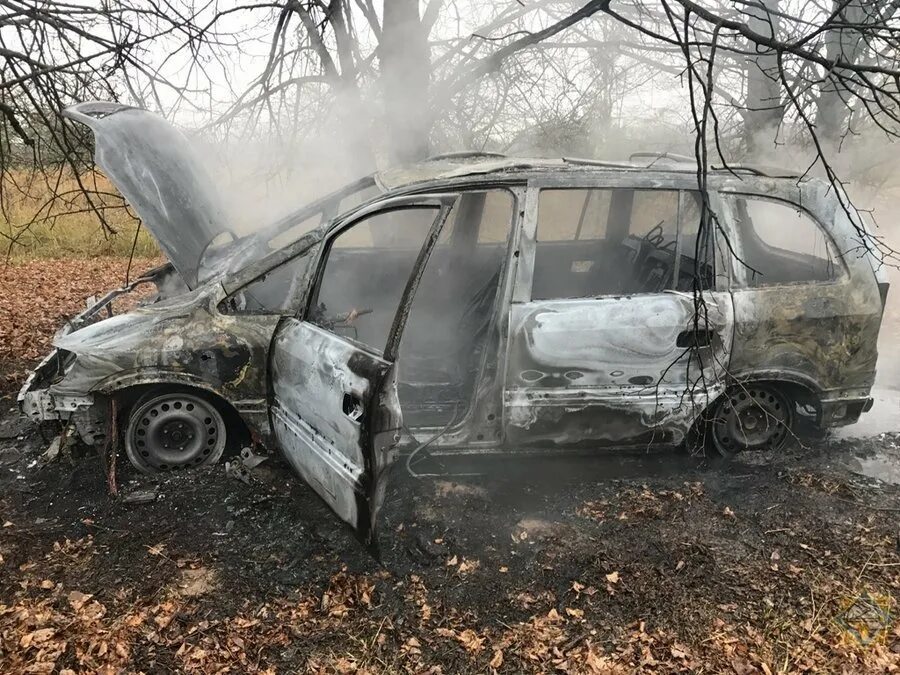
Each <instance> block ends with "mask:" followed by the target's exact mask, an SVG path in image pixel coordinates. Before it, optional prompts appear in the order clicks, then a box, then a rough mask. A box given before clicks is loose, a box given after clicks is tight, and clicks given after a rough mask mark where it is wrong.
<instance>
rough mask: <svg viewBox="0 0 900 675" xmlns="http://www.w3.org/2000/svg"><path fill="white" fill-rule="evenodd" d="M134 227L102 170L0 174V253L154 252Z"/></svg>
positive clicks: (26, 255) (8, 255) (31, 256)
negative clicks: (77, 174) (77, 173)
mask: <svg viewBox="0 0 900 675" xmlns="http://www.w3.org/2000/svg"><path fill="white" fill-rule="evenodd" d="M79 182H80V185H79ZM82 187H84V188H86V189H87V190H88V192H89V194H90V196H89V197H88V196H86V195H85V192H84V190H82V189H81V188H82ZM98 212H99V213H101V214H102V216H103V220H105V221H106V223H105V225H106V226H104V223H103V222H102V221H101V217H100V216H99V215H98ZM138 227H139V223H138V220H137V219H136V218H135V217H134V215H133V214H132V213H131V212H130V211H129V210H128V209H127V208H126V207H125V204H124V201H123V200H122V198H121V196H120V195H119V194H118V192H117V191H116V189H115V188H114V187H113V186H112V185H111V184H110V183H109V181H108V180H106V178H105V177H104V176H103V175H102V174H99V173H87V174H84V175H82V176H80V177H79V179H78V180H76V177H75V176H74V175H73V174H72V173H71V172H69V171H66V170H56V169H53V170H48V173H36V172H31V171H8V172H6V173H4V174H3V175H2V178H0V244H2V248H0V255H2V256H4V257H5V258H7V259H14V260H28V259H34V258H65V257H74V258H93V257H95V256H128V255H129V254H130V253H131V250H132V247H134V250H135V255H137V256H140V257H153V256H156V255H158V249H157V247H156V244H155V242H154V241H153V239H152V237H150V235H149V233H148V232H147V231H146V230H145V229H143V228H141V229H140V231H138ZM136 232H137V241H136V242H135V233H136Z"/></svg>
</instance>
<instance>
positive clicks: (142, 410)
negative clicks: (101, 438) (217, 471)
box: [125, 391, 228, 473]
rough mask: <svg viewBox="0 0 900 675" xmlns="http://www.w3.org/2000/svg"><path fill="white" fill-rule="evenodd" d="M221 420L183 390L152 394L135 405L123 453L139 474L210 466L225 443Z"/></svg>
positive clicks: (201, 400) (211, 408)
mask: <svg viewBox="0 0 900 675" xmlns="http://www.w3.org/2000/svg"><path fill="white" fill-rule="evenodd" d="M227 440H228V439H227V430H226V427H225V421H224V419H223V418H222V415H221V413H220V412H219V411H218V410H217V409H216V406H215V405H214V404H213V403H212V402H211V401H209V400H208V399H206V398H203V397H201V396H198V395H196V394H191V393H187V392H183V391H170V392H165V393H162V392H152V393H151V394H149V395H148V396H146V397H144V398H143V399H141V400H140V401H138V402H137V404H135V406H134V408H133V409H132V411H131V414H130V415H129V418H128V427H127V429H126V430H125V452H126V453H127V454H128V459H129V460H130V461H131V463H132V464H133V465H134V466H135V467H136V468H137V469H138V470H139V471H141V472H143V473H157V472H159V471H169V470H171V469H179V468H183V467H194V466H202V465H205V464H214V463H215V462H217V461H218V460H219V458H220V457H221V456H222V452H223V451H224V450H225V445H226V443H227Z"/></svg>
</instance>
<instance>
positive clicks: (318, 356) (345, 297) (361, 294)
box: [270, 195, 456, 544]
mask: <svg viewBox="0 0 900 675" xmlns="http://www.w3.org/2000/svg"><path fill="white" fill-rule="evenodd" d="M455 199H456V197H455V195H450V196H447V195H441V196H436V197H421V196H420V197H417V198H415V199H412V198H401V199H395V200H391V201H388V202H384V203H382V204H380V205H376V206H374V207H370V208H369V209H367V210H366V211H364V212H362V213H360V214H358V215H356V216H354V218H353V220H352V221H350V222H347V223H342V224H339V225H338V226H336V227H335V230H334V231H333V232H332V233H331V234H330V235H329V237H328V238H327V239H326V241H325V242H324V245H323V246H322V253H321V254H320V258H319V261H318V264H317V265H316V266H315V267H314V268H313V270H312V271H311V278H312V281H311V283H310V284H309V286H308V288H309V290H308V291H307V292H306V293H305V301H304V303H303V305H304V306H305V307H306V309H305V311H303V312H301V316H299V317H289V318H286V319H284V320H283V321H282V323H281V324H280V325H279V327H278V329H277V331H276V334H275V337H274V340H273V343H272V349H271V354H270V373H271V396H272V401H271V406H270V410H271V417H272V426H273V430H274V434H275V437H276V440H277V442H278V444H279V446H280V448H281V450H282V451H283V452H284V455H285V457H286V458H287V460H288V461H289V462H290V464H291V465H292V467H293V468H294V469H295V470H296V471H297V473H298V474H299V475H300V476H301V477H302V478H303V479H304V480H305V481H306V482H307V483H308V484H309V485H310V486H311V487H312V488H313V490H315V491H316V492H317V493H318V494H319V496H320V497H321V498H322V499H323V500H324V501H325V502H326V503H327V504H328V505H329V506H330V507H331V508H332V509H333V510H334V512H335V513H336V514H337V515H338V517H339V518H341V519H342V520H344V521H345V522H347V523H349V524H350V525H351V526H352V527H353V528H354V529H355V530H356V532H357V534H358V536H359V537H360V539H361V540H362V541H364V542H365V543H367V544H374V542H375V541H376V540H375V522H376V517H377V515H378V511H379V508H380V506H381V502H382V500H383V497H384V492H385V486H386V481H387V477H388V470H389V469H390V467H391V465H392V464H393V463H394V462H395V461H396V458H397V450H396V447H397V444H398V442H399V440H400V432H401V429H402V416H401V411H400V405H399V402H398V397H397V382H396V370H395V364H396V360H397V352H398V345H399V344H400V337H401V335H402V332H403V328H404V325H405V323H406V318H407V315H408V313H409V308H410V305H411V303H412V300H413V296H414V294H415V291H416V287H417V285H418V283H419V280H420V279H421V277H422V273H423V270H424V268H425V265H426V263H427V261H428V257H429V255H430V254H431V251H432V248H433V247H434V244H435V242H436V240H437V237H438V235H439V233H440V230H441V227H442V226H443V224H444V222H445V221H446V219H447V214H448V213H449V211H450V208H451V207H452V205H453V203H454V202H455Z"/></svg>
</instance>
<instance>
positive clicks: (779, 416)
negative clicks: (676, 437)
mask: <svg viewBox="0 0 900 675" xmlns="http://www.w3.org/2000/svg"><path fill="white" fill-rule="evenodd" d="M790 424H791V410H790V406H789V403H788V401H787V399H786V398H785V397H784V396H782V395H781V394H780V393H779V392H777V391H775V390H773V389H769V388H767V387H754V386H747V387H743V388H741V389H736V390H734V391H732V392H729V393H728V394H726V395H725V398H724V399H723V400H722V402H721V403H720V405H719V407H718V408H717V411H716V416H715V417H714V418H713V420H712V435H713V441H714V442H715V444H716V447H717V448H718V449H719V451H720V452H722V453H724V454H733V453H735V452H738V451H742V450H773V449H774V450H777V449H780V448H781V447H782V445H783V444H784V442H785V440H787V436H788V433H789V431H790Z"/></svg>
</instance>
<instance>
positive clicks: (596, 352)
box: [504, 292, 732, 446]
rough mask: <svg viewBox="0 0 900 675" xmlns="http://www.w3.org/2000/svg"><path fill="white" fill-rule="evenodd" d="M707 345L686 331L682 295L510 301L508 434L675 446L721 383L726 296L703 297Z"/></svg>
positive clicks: (727, 335)
mask: <svg viewBox="0 0 900 675" xmlns="http://www.w3.org/2000/svg"><path fill="white" fill-rule="evenodd" d="M704 299H705V300H706V303H707V306H708V308H709V309H708V319H707V321H706V322H705V323H706V324H707V326H708V329H709V330H711V331H713V333H714V337H713V341H712V346H710V347H702V348H696V349H688V348H682V347H679V346H678V345H677V343H678V340H679V335H680V334H682V333H684V332H685V331H691V330H692V325H693V317H694V299H693V297H691V296H690V295H686V294H684V295H682V294H674V293H672V294H670V293H663V294H648V295H636V296H630V297H622V298H597V299H586V300H560V301H540V302H529V303H524V304H518V305H514V306H513V308H512V312H511V320H510V352H509V367H508V370H507V388H506V391H505V397H504V400H505V404H506V405H505V408H506V414H507V418H506V429H507V439H508V442H509V443H511V444H522V445H570V446H571V445H578V444H587V445H604V444H610V445H621V444H629V443H647V442H656V443H678V442H680V441H681V440H682V439H683V437H684V435H685V433H687V431H688V429H689V428H690V426H691V425H692V424H693V422H694V420H695V419H696V417H697V415H699V413H700V412H702V410H703V409H704V408H705V407H706V405H707V404H708V402H709V401H711V400H712V399H713V398H715V397H716V396H717V395H718V394H719V393H720V392H721V390H722V388H723V384H722V383H723V376H724V374H725V371H726V367H727V359H728V352H729V350H730V348H731V335H732V331H731V327H732V314H731V303H730V298H729V296H728V294H727V293H711V292H710V293H705V294H704Z"/></svg>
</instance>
